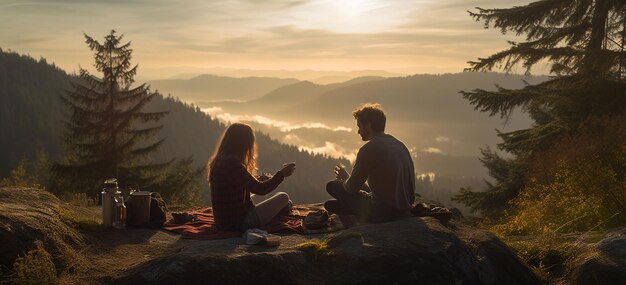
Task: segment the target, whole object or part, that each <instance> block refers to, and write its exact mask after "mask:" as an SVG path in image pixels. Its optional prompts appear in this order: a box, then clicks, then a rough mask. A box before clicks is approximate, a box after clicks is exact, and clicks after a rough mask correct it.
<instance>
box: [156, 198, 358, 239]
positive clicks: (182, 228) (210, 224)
mask: <svg viewBox="0 0 626 285" xmlns="http://www.w3.org/2000/svg"><path fill="white" fill-rule="evenodd" d="M320 206H321V205H320ZM311 211H312V209H310V208H301V207H297V206H296V207H294V208H293V209H292V212H291V214H290V215H289V216H279V217H276V218H274V219H273V220H272V221H270V222H269V223H268V224H267V225H265V226H264V227H262V228H261V229H262V230H265V231H267V232H268V233H276V232H291V233H297V234H319V233H328V232H334V231H339V230H342V229H346V228H350V227H352V226H355V225H357V224H358V222H357V221H356V218H355V217H354V216H337V215H331V216H330V218H329V221H328V225H327V226H325V227H323V228H319V229H307V228H306V227H304V223H303V219H304V217H306V216H307V214H309V213H310V212H311ZM187 213H189V214H191V215H193V216H194V221H192V222H187V223H184V224H174V223H173V222H172V221H171V220H170V221H168V222H167V223H165V224H164V225H163V229H164V230H166V231H171V232H175V233H179V234H181V235H182V236H183V238H189V239H224V238H233V237H239V236H241V234H242V233H240V232H233V231H224V230H220V229H218V228H217V227H216V226H215V220H214V218H213V209H212V208H210V207H209V208H203V209H198V210H190V211H187Z"/></svg>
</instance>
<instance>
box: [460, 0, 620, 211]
mask: <svg viewBox="0 0 626 285" xmlns="http://www.w3.org/2000/svg"><path fill="white" fill-rule="evenodd" d="M469 14H470V15H471V16H472V17H473V18H474V19H475V20H476V21H483V22H484V23H485V28H489V27H494V28H498V29H500V30H501V31H502V33H506V32H514V33H515V34H516V35H518V36H520V35H525V37H526V41H524V42H520V43H518V42H510V47H509V48H508V49H506V50H504V51H501V52H498V53H496V54H493V55H491V56H489V57H487V58H479V59H478V61H471V62H469V64H470V68H468V70H469V71H489V70H492V69H494V68H500V69H503V70H504V71H507V72H509V71H511V69H512V68H514V67H516V66H519V65H521V66H522V67H524V68H525V69H526V72H527V73H530V71H531V68H532V67H533V66H535V65H537V64H539V63H549V65H550V67H551V69H550V71H551V73H553V74H554V75H555V76H554V77H553V78H552V79H551V80H548V81H546V82H543V83H540V84H537V85H527V86H526V87H525V88H523V89H519V90H510V89H505V88H501V87H498V88H497V91H486V90H482V89H476V90H473V91H471V92H465V91H462V92H461V93H462V94H463V96H464V98H466V99H468V100H469V101H470V103H471V104H473V105H474V106H475V109H476V110H480V111H482V112H488V113H489V114H490V115H491V116H495V115H499V116H500V117H501V118H505V119H509V118H510V115H511V113H512V111H513V110H515V109H517V108H522V109H524V110H525V111H527V112H528V113H529V114H530V116H531V117H532V119H533V120H534V124H533V125H532V126H531V127H530V128H528V129H523V130H516V131H512V132H508V133H502V132H499V131H498V136H499V137H500V138H501V139H502V142H501V143H500V144H498V148H499V149H501V150H503V151H506V152H509V153H511V154H513V155H514V158H512V159H505V158H502V157H500V156H499V155H498V154H497V153H495V152H494V151H492V150H489V149H485V150H483V158H482V161H483V163H484V165H485V166H486V167H487V168H488V169H489V171H490V174H491V176H493V178H494V180H495V183H487V189H486V191H483V192H473V191H472V190H471V189H462V190H461V192H460V194H459V195H458V196H457V197H456V198H455V200H457V201H460V202H463V203H465V204H467V205H469V206H471V207H472V209H473V210H477V211H481V212H483V213H484V214H486V215H488V216H494V217H497V216H498V215H499V214H501V213H502V211H503V209H505V208H506V207H507V202H508V201H509V200H511V199H512V198H514V197H516V196H517V195H518V194H519V192H520V191H522V189H523V188H524V187H525V185H526V184H527V179H526V178H527V177H525V175H526V174H527V173H528V171H529V170H530V167H531V164H532V161H533V159H536V158H537V156H538V155H540V153H541V152H542V151H546V150H547V149H549V148H550V147H552V146H553V145H554V144H555V143H556V142H557V141H558V140H560V139H562V138H564V137H566V136H572V135H576V133H578V132H581V131H582V130H581V126H582V125H583V124H584V122H586V121H589V120H590V119H593V118H620V117H623V116H624V114H625V113H626V51H625V50H624V47H625V43H626V1H624V0H542V1H535V2H532V3H530V4H528V5H524V6H517V7H512V8H507V9H482V8H477V12H469ZM600 127H601V126H600ZM621 168H622V169H621V171H622V172H623V170H624V169H623V166H621ZM622 179H623V178H622Z"/></svg>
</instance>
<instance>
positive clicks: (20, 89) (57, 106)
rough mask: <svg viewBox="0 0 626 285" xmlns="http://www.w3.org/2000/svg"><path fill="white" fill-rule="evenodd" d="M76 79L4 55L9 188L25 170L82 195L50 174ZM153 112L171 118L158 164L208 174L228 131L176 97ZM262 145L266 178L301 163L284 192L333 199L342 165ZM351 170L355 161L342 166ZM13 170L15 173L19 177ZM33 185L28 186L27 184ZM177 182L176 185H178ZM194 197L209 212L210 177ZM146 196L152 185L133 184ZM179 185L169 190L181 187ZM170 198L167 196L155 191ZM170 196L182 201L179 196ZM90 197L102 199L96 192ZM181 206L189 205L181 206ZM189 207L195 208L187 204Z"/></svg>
mask: <svg viewBox="0 0 626 285" xmlns="http://www.w3.org/2000/svg"><path fill="white" fill-rule="evenodd" d="M72 80H77V75H75V74H66V72H65V71H63V70H61V69H59V68H57V67H55V66H54V65H51V64H48V63H47V62H46V60H45V59H40V60H35V59H33V58H31V57H29V56H25V55H20V54H18V53H16V52H12V51H0V86H1V88H0V108H1V110H0V129H1V130H2V132H3V135H2V136H0V161H2V163H0V177H7V178H5V181H6V182H7V183H8V182H10V181H12V180H11V179H12V178H11V177H12V176H11V175H12V174H13V181H14V182H15V180H16V179H17V178H16V177H15V176H16V175H18V176H19V171H17V172H15V170H19V169H20V164H21V166H22V168H23V169H24V170H25V171H26V173H27V174H28V175H22V178H24V179H25V180H28V181H30V182H31V183H33V184H38V185H41V186H43V187H46V188H48V189H49V190H51V191H53V192H55V193H57V194H61V195H62V194H64V193H66V192H69V193H72V192H83V190H82V189H59V188H58V187H57V188H55V183H54V181H52V180H54V177H52V176H51V175H50V174H49V173H47V171H48V170H49V168H50V165H51V164H52V163H53V162H55V161H60V160H62V159H63V156H64V155H65V154H64V151H63V150H64V148H63V142H62V140H61V134H62V133H63V131H64V125H63V121H64V120H67V117H68V115H67V113H68V111H67V109H66V107H65V106H64V105H63V104H62V101H61V100H60V97H61V96H63V95H64V94H65V92H66V91H67V90H68V89H69V88H70V85H69V82H70V81H72ZM145 110H146V111H147V112H158V111H168V112H169V113H168V114H167V115H166V116H165V117H164V118H163V119H162V121H161V123H162V124H163V128H162V131H161V132H160V133H159V135H158V136H159V138H165V140H164V142H163V144H162V146H161V147H160V149H159V150H158V151H157V152H156V153H154V154H153V155H152V157H151V159H153V160H154V161H157V162H159V161H160V162H164V161H168V160H171V159H172V158H180V159H186V160H190V161H192V162H191V166H193V167H194V168H204V167H205V165H206V163H207V161H208V159H209V157H210V156H211V155H212V154H213V150H214V148H215V145H216V143H217V140H218V138H219V137H220V135H221V133H222V132H223V130H224V128H225V125H224V124H222V123H220V122H218V121H217V120H215V119H212V118H210V117H209V116H207V115H206V114H205V113H203V112H201V111H200V110H199V109H198V108H197V107H196V106H194V105H191V104H186V103H184V102H182V101H180V100H178V99H177V98H174V97H164V96H162V95H158V96H156V97H154V98H153V99H152V100H151V101H150V102H149V104H147V105H146V107H145ZM257 140H258V145H259V168H260V169H259V171H262V172H270V173H273V172H275V171H277V170H279V169H280V167H281V165H282V164H283V163H284V162H291V161H295V162H297V163H298V172H297V174H296V175H293V177H291V178H290V179H288V180H286V181H285V183H283V184H282V185H281V188H280V189H281V191H286V192H288V193H289V194H290V195H291V196H292V198H293V199H294V201H296V202H298V203H312V202H319V201H322V200H324V199H326V198H327V194H326V192H325V191H324V189H323V187H324V185H325V183H326V181H327V180H330V179H332V177H333V176H332V169H333V167H334V165H336V164H338V163H340V162H341V161H339V160H336V159H331V158H328V157H325V156H322V155H312V154H309V153H307V152H304V151H299V150H298V149H297V148H295V147H293V146H287V145H284V144H281V143H279V142H277V141H275V140H272V139H271V138H270V137H269V136H267V135H265V134H263V133H257ZM343 163H344V164H348V162H346V161H343ZM12 171H13V173H12ZM26 178H27V179H26ZM174 181H175V180H174ZM194 181H195V184H196V185H197V187H194V189H192V190H191V191H193V192H194V193H195V194H194V195H192V196H194V197H197V196H202V200H195V201H193V202H195V203H201V204H204V205H207V204H208V203H209V200H208V199H209V198H208V185H207V183H206V175H201V176H200V177H198V178H196V179H195V180H194ZM132 186H133V187H138V188H140V189H142V188H144V187H146V186H147V185H132ZM177 186H180V185H169V186H168V187H171V188H176V187H177ZM151 190H153V191H163V192H165V189H151ZM168 191H173V192H172V194H168V195H166V197H168V198H175V197H176V195H177V194H174V192H175V190H168ZM90 195H95V193H91V194H90ZM181 201H182V200H181ZM186 202H187V203H191V202H192V201H189V200H187V201H186Z"/></svg>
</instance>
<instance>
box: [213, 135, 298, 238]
mask: <svg viewBox="0 0 626 285" xmlns="http://www.w3.org/2000/svg"><path fill="white" fill-rule="evenodd" d="M208 168H209V185H210V186H211V200H212V203H213V215H214V217H215V222H216V224H217V226H218V227H219V228H221V229H225V230H237V231H243V230H246V229H249V228H258V227H261V226H263V225H265V224H267V223H268V222H269V221H271V220H272V219H273V218H274V217H275V216H276V215H277V214H278V213H279V212H280V211H281V210H282V209H283V208H286V207H289V203H290V202H289V196H288V195H287V193H283V192H278V193H276V195H274V196H272V197H271V198H269V199H267V200H265V201H263V202H261V203H259V204H258V205H254V203H252V200H251V199H250V193H254V194H258V195H265V194H268V193H270V192H272V191H273V190H274V189H276V187H278V185H279V184H280V183H281V182H283V179H285V177H289V176H290V175H291V174H292V173H293V172H294V170H295V168H296V165H295V163H289V164H285V165H283V168H282V169H281V170H279V171H278V172H276V174H274V176H272V177H268V176H265V175H264V176H263V177H259V178H257V177H256V176H255V174H256V144H255V138H254V131H253V130H252V128H251V127H250V126H248V125H246V124H240V123H235V124H232V125H230V126H229V127H228V128H227V129H226V131H225V132H224V135H223V136H222V139H221V141H220V143H219V145H218V146H217V148H216V150H215V154H214V155H213V157H212V158H211V160H210V161H209V166H208ZM259 179H261V180H263V181H260V180H259Z"/></svg>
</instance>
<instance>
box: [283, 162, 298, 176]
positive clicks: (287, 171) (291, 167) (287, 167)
mask: <svg viewBox="0 0 626 285" xmlns="http://www.w3.org/2000/svg"><path fill="white" fill-rule="evenodd" d="M295 170H296V163H295V162H290V163H285V164H283V168H282V169H281V170H280V173H282V174H283V176H285V177H289V176H291V174H293V172H294V171H295Z"/></svg>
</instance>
